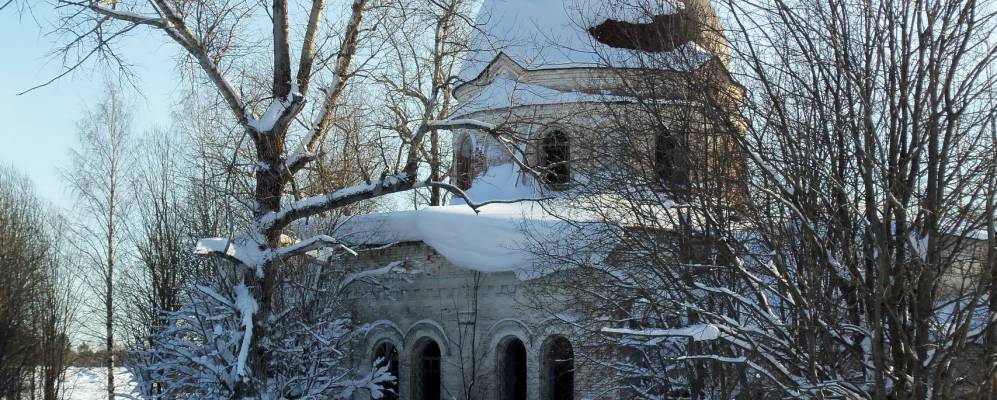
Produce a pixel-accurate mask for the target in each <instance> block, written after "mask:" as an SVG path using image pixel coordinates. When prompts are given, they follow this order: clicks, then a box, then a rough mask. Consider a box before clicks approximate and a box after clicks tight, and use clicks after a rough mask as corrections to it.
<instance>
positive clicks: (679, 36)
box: [589, 14, 693, 52]
mask: <svg viewBox="0 0 997 400" xmlns="http://www.w3.org/2000/svg"><path fill="white" fill-rule="evenodd" d="M682 22H683V17H682V16H681V15H680V14H670V15H655V16H654V18H653V20H652V22H651V23H647V24H641V23H633V22H626V21H617V20H615V19H608V20H606V21H605V22H603V23H601V24H599V25H596V26H593V27H591V28H589V34H590V35H592V37H593V38H595V40H597V41H599V42H600V43H602V44H605V45H607V46H609V47H615V48H618V49H630V50H641V51H648V52H667V51H671V50H673V49H675V47H676V46H678V45H681V44H683V43H686V42H688V41H690V40H693V38H692V37H691V35H688V34H687V33H686V31H687V29H685V27H684V25H687V24H683V23H682Z"/></svg>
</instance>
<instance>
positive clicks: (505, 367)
mask: <svg viewBox="0 0 997 400" xmlns="http://www.w3.org/2000/svg"><path fill="white" fill-rule="evenodd" d="M498 353H499V360H498V361H499V362H498V369H499V370H498V374H499V380H500V381H499V398H500V399H501V400H526V346H525V345H523V342H522V341H520V340H519V339H516V338H510V339H508V340H506V341H505V343H504V344H503V345H501V346H500V347H499V351H498Z"/></svg>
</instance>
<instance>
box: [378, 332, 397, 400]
mask: <svg viewBox="0 0 997 400" xmlns="http://www.w3.org/2000/svg"><path fill="white" fill-rule="evenodd" d="M374 359H375V360H382V362H383V363H384V365H385V366H387V367H388V373H389V374H391V376H393V377H395V380H394V381H391V382H388V383H386V384H385V385H384V389H385V390H384V396H383V397H381V398H382V399H384V400H398V380H399V379H401V377H400V376H398V372H399V368H398V349H397V348H396V347H395V346H394V345H392V344H391V343H381V344H380V345H378V346H377V349H375V350H374Z"/></svg>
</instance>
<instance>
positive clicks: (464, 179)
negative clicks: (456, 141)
mask: <svg viewBox="0 0 997 400" xmlns="http://www.w3.org/2000/svg"><path fill="white" fill-rule="evenodd" d="M454 161H455V162H454V180H455V182H454V183H455V184H456V185H457V187H459V188H461V189H463V190H467V189H469V188H470V187H471V183H472V180H473V179H474V148H473V146H472V145H471V138H470V137H468V136H464V137H463V138H462V140H461V141H460V145H459V146H458V147H457V157H456V159H455V160H454Z"/></svg>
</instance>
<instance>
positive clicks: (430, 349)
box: [412, 340, 442, 400]
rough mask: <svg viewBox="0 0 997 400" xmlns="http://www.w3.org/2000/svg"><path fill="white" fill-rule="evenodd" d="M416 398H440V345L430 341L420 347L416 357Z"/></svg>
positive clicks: (418, 399) (417, 399)
mask: <svg viewBox="0 0 997 400" xmlns="http://www.w3.org/2000/svg"><path fill="white" fill-rule="evenodd" d="M414 364H415V368H416V371H415V382H414V383H415V385H413V386H414V388H413V389H414V396H412V397H413V398H414V399H415V400H440V399H441V398H442V397H441V396H440V394H441V392H440V385H441V383H442V381H441V374H440V372H441V370H440V346H439V345H437V344H436V342H434V341H431V340H430V341H428V342H426V344H424V345H422V347H420V348H419V351H418V352H417V353H416V359H415V363H414Z"/></svg>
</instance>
